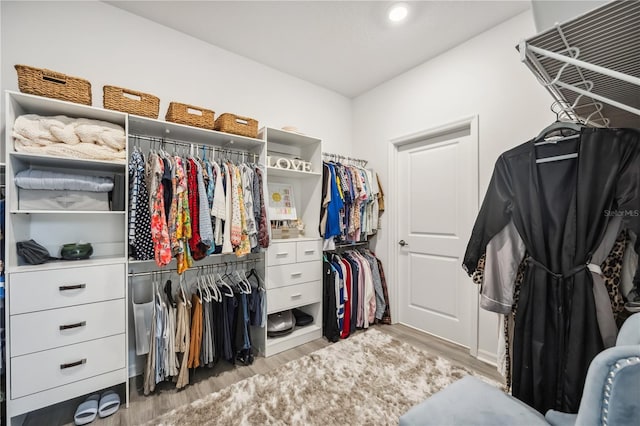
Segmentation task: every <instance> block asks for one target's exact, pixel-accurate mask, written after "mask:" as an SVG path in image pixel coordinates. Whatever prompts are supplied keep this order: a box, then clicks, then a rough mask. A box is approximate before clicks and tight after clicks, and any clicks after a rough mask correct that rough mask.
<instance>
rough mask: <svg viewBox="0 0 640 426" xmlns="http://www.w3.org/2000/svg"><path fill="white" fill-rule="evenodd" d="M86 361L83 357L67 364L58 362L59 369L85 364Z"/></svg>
mask: <svg viewBox="0 0 640 426" xmlns="http://www.w3.org/2000/svg"><path fill="white" fill-rule="evenodd" d="M86 363H87V359H86V358H83V359H81V360H80V361H76V362H70V363H68V364H60V370H64V369H67V368H71V367H77V366H79V365H82V364H86Z"/></svg>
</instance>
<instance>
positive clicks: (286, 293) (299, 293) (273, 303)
mask: <svg viewBox="0 0 640 426" xmlns="http://www.w3.org/2000/svg"><path fill="white" fill-rule="evenodd" d="M321 300H322V281H313V282H309V283H302V284H296V285H290V286H287V287H280V288H273V289H270V290H267V312H268V313H270V314H271V313H274V312H280V311H284V310H286V309H291V308H296V307H299V306H304V305H309V304H311V303H316V302H320V301H321Z"/></svg>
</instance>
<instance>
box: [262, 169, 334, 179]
mask: <svg viewBox="0 0 640 426" xmlns="http://www.w3.org/2000/svg"><path fill="white" fill-rule="evenodd" d="M267 176H278V177H284V178H291V179H299V178H303V179H307V178H318V177H321V176H322V174H321V173H318V172H303V171H300V170H290V169H279V168H277V167H268V168H267Z"/></svg>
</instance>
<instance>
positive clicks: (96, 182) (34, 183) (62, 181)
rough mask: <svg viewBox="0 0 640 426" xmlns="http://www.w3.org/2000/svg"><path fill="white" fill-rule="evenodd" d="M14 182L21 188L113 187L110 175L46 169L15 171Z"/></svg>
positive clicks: (92, 189)
mask: <svg viewBox="0 0 640 426" xmlns="http://www.w3.org/2000/svg"><path fill="white" fill-rule="evenodd" d="M15 182H16V185H17V186H18V187H19V188H22V189H49V190H65V189H66V190H72V191H89V192H109V191H111V190H112V189H113V179H112V178H110V177H100V176H83V175H73V174H70V173H58V172H50V171H47V170H33V169H27V170H22V171H21V172H18V173H16V176H15Z"/></svg>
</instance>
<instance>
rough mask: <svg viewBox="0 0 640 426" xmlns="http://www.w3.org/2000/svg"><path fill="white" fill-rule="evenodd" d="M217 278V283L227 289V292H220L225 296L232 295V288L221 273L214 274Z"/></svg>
mask: <svg viewBox="0 0 640 426" xmlns="http://www.w3.org/2000/svg"><path fill="white" fill-rule="evenodd" d="M216 278H217V282H218V284H221V285H222V286H223V287H224V288H226V289H227V290H229V293H222V294H223V295H225V296H227V297H233V296H234V295H233V289H232V288H231V286H230V285H229V284H227V282H226V281H225V280H224V279H223V278H222V275H220V274H219V273H218V274H217V276H216Z"/></svg>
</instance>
